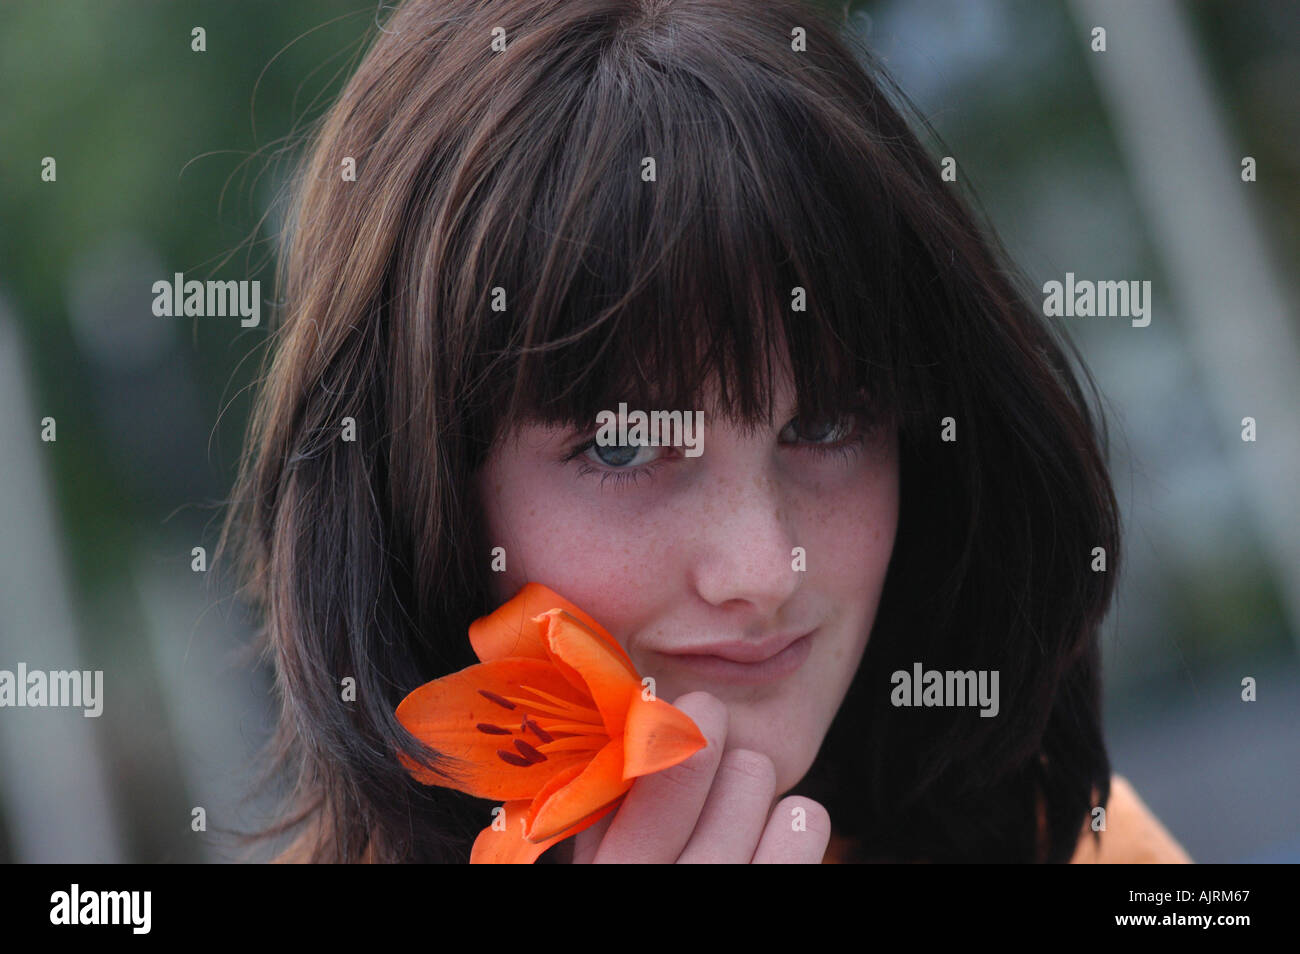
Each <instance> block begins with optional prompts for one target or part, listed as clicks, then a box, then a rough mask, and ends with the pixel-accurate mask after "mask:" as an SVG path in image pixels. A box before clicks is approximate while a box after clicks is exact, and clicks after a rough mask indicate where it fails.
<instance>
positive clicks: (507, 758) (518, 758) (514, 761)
mask: <svg viewBox="0 0 1300 954" xmlns="http://www.w3.org/2000/svg"><path fill="white" fill-rule="evenodd" d="M497 757H498V758H499V759H501V761H502V762H508V763H510V764H511V765H517V766H519V768H527V767H528V766H530V765H533V764H535V763H533V762H532V761H531V760H529V759H526V758H524V757H523V756H522V755H515V753H513V752H507V751H505V750H504V749H497Z"/></svg>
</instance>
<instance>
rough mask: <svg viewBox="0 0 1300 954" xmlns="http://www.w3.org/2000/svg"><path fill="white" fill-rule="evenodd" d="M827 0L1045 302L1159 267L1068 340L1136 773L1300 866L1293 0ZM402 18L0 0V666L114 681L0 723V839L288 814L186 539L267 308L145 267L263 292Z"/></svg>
mask: <svg viewBox="0 0 1300 954" xmlns="http://www.w3.org/2000/svg"><path fill="white" fill-rule="evenodd" d="M756 2H760V0H756ZM828 6H829V7H830V8H831V9H834V10H839V11H843V12H844V13H845V15H846V29H849V30H853V31H855V32H856V33H857V34H858V35H859V36H861V37H863V38H865V40H866V42H867V43H868V44H869V45H870V46H871V48H872V49H873V50H874V51H875V52H876V53H877V54H878V55H880V56H881V57H882V58H883V59H884V62H885V65H886V67H887V68H888V69H889V70H890V71H891V72H892V73H893V75H894V77H895V78H896V79H897V80H898V82H899V83H900V85H901V86H902V88H903V89H904V90H905V91H906V93H907V94H908V95H909V97H910V98H911V99H912V100H913V101H914V102H915V103H916V105H917V106H918V107H919V108H920V109H921V111H922V112H923V113H924V114H925V115H926V117H927V118H928V119H929V120H930V121H931V123H932V124H933V126H934V128H935V130H936V131H937V132H938V134H939V136H940V137H941V142H940V141H934V142H931V145H932V147H933V151H934V152H935V154H936V155H951V156H954V157H955V158H956V159H957V162H958V168H959V175H960V178H961V182H962V185H963V186H965V187H971V186H973V187H974V189H975V191H976V194H977V195H978V197H979V199H980V200H982V207H983V210H984V213H985V214H986V215H987V216H988V218H989V220H990V221H991V222H992V223H993V224H994V225H995V226H996V228H997V230H998V233H999V235H1000V236H1001V238H1002V239H1003V241H1004V242H1005V244H1006V246H1007V248H1008V250H1009V252H1010V254H1011V256H1012V258H1013V259H1014V260H1015V261H1016V263H1017V264H1018V265H1019V266H1020V267H1021V268H1022V269H1023V271H1024V272H1025V275H1026V277H1027V282H1028V287H1029V288H1030V290H1031V293H1035V294H1037V293H1039V292H1036V291H1035V289H1041V287H1042V284H1043V282H1045V281H1048V280H1051V279H1057V280H1060V279H1063V278H1064V275H1065V272H1067V271H1072V272H1074V273H1075V274H1076V275H1077V276H1079V277H1080V278H1094V279H1101V278H1111V279H1150V280H1151V281H1152V283H1153V286H1154V295H1155V304H1154V308H1153V320H1152V322H1151V325H1150V326H1149V327H1146V328H1132V327H1130V325H1129V323H1128V322H1127V321H1125V320H1119V319H1108V320H1103V319H1082V320H1077V321H1072V322H1069V323H1068V334H1070V335H1071V336H1072V337H1073V338H1074V340H1075V341H1076V342H1078V344H1079V345H1080V347H1081V349H1082V350H1083V353H1084V355H1085V358H1086V360H1087V362H1088V365H1089V368H1090V369H1091V370H1092V372H1093V374H1094V375H1095V377H1096V379H1097V382H1098V384H1099V386H1100V388H1101V390H1102V392H1103V394H1104V395H1105V396H1106V399H1107V402H1108V403H1107V406H1106V410H1107V413H1108V415H1109V420H1110V425H1111V431H1112V465H1113V468H1114V470H1113V472H1114V477H1115V483H1116V490H1117V493H1118V494H1119V497H1120V502H1121V506H1122V508H1123V510H1124V515H1125V524H1126V526H1125V529H1126V545H1127V553H1126V566H1125V568H1124V576H1123V582H1122V584H1121V588H1120V593H1119V598H1118V600H1117V602H1116V606H1115V608H1114V611H1113V612H1112V614H1111V617H1110V619H1109V620H1108V622H1107V624H1106V631H1105V632H1106V635H1105V652H1106V654H1107V720H1108V736H1109V738H1110V742H1111V746H1112V755H1113V758H1114V761H1115V767H1116V769H1117V771H1120V772H1122V773H1123V774H1125V775H1127V776H1128V777H1129V778H1130V779H1131V780H1132V781H1133V783H1134V784H1135V786H1136V788H1137V790H1138V791H1139V793H1141V794H1142V795H1143V796H1144V798H1146V800H1147V801H1148V803H1149V804H1150V805H1151V807H1152V808H1153V810H1154V811H1155V812H1156V813H1157V815H1158V816H1159V817H1161V818H1162V819H1163V820H1164V821H1165V823H1166V825H1167V826H1168V827H1169V828H1170V829H1171V830H1172V831H1173V833H1174V834H1175V835H1176V836H1177V837H1178V838H1179V839H1180V840H1182V842H1183V844H1184V845H1185V846H1186V847H1187V849H1188V850H1189V852H1190V853H1191V854H1192V856H1193V857H1194V858H1195V859H1196V860H1198V861H1264V860H1289V861H1296V860H1300V817H1298V815H1300V813H1298V812H1297V806H1300V769H1298V768H1297V767H1298V766H1300V732H1298V731H1297V727H1298V726H1300V681H1298V680H1297V678H1296V674H1297V669H1296V656H1297V645H1300V642H1298V641H1300V544H1298V543H1297V535H1298V533H1300V531H1298V530H1297V509H1296V505H1295V501H1294V500H1292V499H1291V497H1292V496H1293V493H1292V492H1291V491H1290V490H1289V488H1290V487H1291V485H1292V484H1294V482H1295V474H1296V473H1297V469H1298V468H1297V465H1298V464H1300V452H1298V451H1297V448H1298V447H1300V444H1298V443H1297V441H1298V440H1300V438H1298V436H1297V434H1298V432H1297V423H1296V411H1297V409H1300V401H1297V391H1296V388H1297V377H1298V376H1297V374H1296V367H1297V350H1296V337H1297V333H1298V330H1297V319H1296V314H1297V309H1296V307H1295V302H1296V287H1295V275H1296V268H1295V265H1296V262H1297V261H1298V260H1300V254H1298V253H1300V214H1297V213H1298V212H1300V95H1298V94H1300V5H1298V4H1295V3H1292V2H1288V0H1274V2H1265V0H1221V2H1200V3H1174V2H1151V3H1144V4H1122V3H1117V2H1101V0H1096V2H1084V0H1079V2H1070V3H1066V2H1056V0H1053V2H1037V0H1014V2H1012V0H919V2H918V0H907V2H902V0H893V2H885V0H882V2H866V3H855V4H852V5H850V6H849V7H847V8H845V6H844V5H843V4H829V5H828ZM389 13H390V10H389V8H387V7H384V6H381V5H375V4H366V5H358V4H357V3H345V2H337V0H312V2H306V0H278V2H275V3H264V2H260V3H259V2H251V0H248V2H244V0H221V2H217V0H211V2H195V0H180V2H175V3H151V2H89V0H85V2H81V0H78V2H28V0H7V2H5V3H4V4H2V5H0V223H3V226H4V227H3V228H0V252H2V253H3V254H0V399H2V400H3V401H4V404H3V411H2V412H0V421H2V423H0V487H2V488H3V494H0V497H2V498H3V499H2V500H0V539H2V540H3V543H0V669H11V670H12V669H14V668H15V667H16V665H17V663H18V662H19V661H25V662H26V663H27V664H28V665H29V666H30V667H32V668H43V669H56V668H69V669H71V668H76V669H103V670H105V671H106V672H105V683H106V689H105V691H106V705H105V711H104V714H103V716H102V717H100V718H98V719H85V718H83V717H82V715H81V713H80V712H78V711H76V710H64V711H58V710H46V711H43V712H36V711H34V710H26V711H20V710H14V709H0V859H4V860H9V861H56V860H94V861H197V860H210V861H221V860H229V859H232V858H233V857H234V848H233V845H232V843H231V842H230V840H229V838H228V837H226V836H224V835H223V834H222V831H223V830H225V829H230V828H239V827H244V826H247V825H251V824H257V823H260V822H262V821H265V820H266V818H267V817H268V816H267V811H268V805H269V803H268V801H267V800H266V797H265V796H263V797H260V798H255V799H252V800H248V801H244V800H242V799H241V796H242V795H243V793H244V792H245V790H246V783H247V781H248V777H249V771H250V769H251V766H252V759H253V755H254V753H255V752H256V749H257V747H258V746H259V745H260V744H261V743H262V741H263V740H264V739H265V737H266V735H267V733H268V731H269V726H270V720H271V718H272V715H273V702H272V697H271V694H270V686H271V679H270V674H269V672H267V671H266V669H265V668H264V667H258V666H255V665H251V664H249V663H248V662H247V661H245V660H243V659H241V658H240V657H239V655H238V649H239V647H240V646H242V645H243V644H244V643H245V642H246V641H247V639H248V635H249V620H248V618H247V617H246V615H245V612H244V610H243V608H242V607H241V606H240V605H239V604H238V603H237V601H235V600H234V599H233V598H232V596H231V594H230V592H229V588H228V586H227V584H228V582H229V580H228V578H226V577H215V576H214V575H210V574H207V573H200V572H195V571H194V570H192V568H191V560H192V556H191V552H192V548H193V547H196V546H202V547H204V548H206V553H207V557H208V559H209V561H210V560H211V557H212V554H213V551H214V549H215V546H216V542H217V534H218V531H219V528H220V519H221V502H222V500H223V498H224V497H225V495H226V494H227V493H228V492H229V490H230V486H231V482H232V480H233V477H234V471H235V466H236V463H237V458H238V454H239V452H240V448H241V444H242V440H243V437H244V428H245V426H246V424H247V418H248V412H249V406H250V402H249V397H250V395H249V393H248V387H249V385H250V383H251V382H252V380H253V375H254V371H255V368H256V365H257V360H258V357H259V356H260V349H261V348H262V346H263V345H264V342H265V339H266V316H267V313H268V312H269V308H268V307H265V306H264V308H263V320H262V323H261V325H260V326H259V327H255V328H244V327H241V326H240V323H239V321H238V320H236V319H217V320H205V319H167V318H158V317H155V316H154V315H153V314H152V312H151V302H152V298H153V295H152V291H151V286H152V284H153V282H155V281H158V280H160V279H165V280H169V279H170V278H171V276H172V274H173V273H174V272H178V271H180V272H184V273H185V276H186V278H187V279H188V278H197V279H200V280H204V279H209V278H220V279H259V280H260V281H261V282H262V289H263V298H264V299H265V301H266V302H268V303H269V301H270V300H271V299H272V297H273V295H274V290H273V282H272V279H273V265H274V253H275V240H276V236H277V234H278V229H279V224H280V219H279V214H280V211H281V208H282V207H281V206H280V205H279V204H278V202H277V197H279V196H281V195H282V193H283V189H284V187H285V185H286V182H285V176H286V175H287V174H288V170H289V168H290V160H291V159H292V158H293V156H294V152H293V150H294V147H295V145H296V140H295V134H297V133H300V132H301V130H302V128H303V126H304V124H305V123H306V122H308V121H310V120H311V119H313V118H315V117H316V116H317V115H319V114H320V112H321V111H322V110H324V109H325V108H327V107H328V105H329V103H330V102H331V100H332V97H333V95H334V94H335V93H336V92H337V91H338V89H339V87H340V85H341V83H342V81H343V79H344V78H345V77H346V76H347V75H348V73H349V71H350V70H351V68H352V67H354V66H355V63H356V62H357V60H358V58H359V57H360V56H361V55H362V53H363V52H364V49H365V47H366V45H367V44H368V42H369V40H370V38H371V37H372V36H373V35H374V33H375V32H376V31H377V30H378V29H379V26H378V24H380V23H382V22H383V21H384V20H385V19H386V18H387V16H388V15H389ZM1097 25H1102V26H1104V27H1105V29H1106V31H1107V49H1106V51H1105V52H1097V51H1093V50H1092V49H1091V48H1090V43H1091V42H1092V39H1091V30H1092V28H1093V27H1094V26H1097ZM195 26H202V27H203V28H204V29H205V30H206V45H207V49H206V52H202V53H198V52H193V51H192V50H191V29H192V28H193V27H195ZM927 142H930V141H929V140H927ZM46 156H52V157H54V158H55V159H56V161H57V181H55V182H43V181H42V179H41V162H42V159H43V158H44V157H46ZM1243 156H1251V157H1254V159H1255V160H1256V163H1257V169H1258V173H1257V176H1258V178H1257V181H1255V182H1253V183H1243V182H1242V181H1241V179H1240V175H1239V171H1240V169H1239V164H1240V159H1241V157H1243ZM1247 415H1250V416H1253V417H1255V418H1256V419H1257V421H1258V428H1259V439H1258V441H1256V442H1255V443H1247V442H1243V441H1241V439H1240V436H1239V433H1238V432H1239V430H1240V424H1239V422H1240V419H1241V418H1242V417H1244V416H1247ZM47 416H48V417H53V418H54V419H55V420H56V422H57V438H58V439H57V441H55V442H45V441H42V440H41V439H40V433H41V420H42V419H43V418H45V417H47ZM1247 676H1250V677H1254V678H1255V679H1257V680H1258V684H1259V689H1258V701H1257V702H1255V703H1245V702H1242V700H1241V680H1242V679H1243V678H1244V677H1247ZM195 807H202V808H203V809H204V813H205V816H206V827H207V831H206V832H204V833H198V832H195V831H194V830H193V826H192V819H193V817H194V815H193V810H194V808H195Z"/></svg>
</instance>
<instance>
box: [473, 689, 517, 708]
mask: <svg viewBox="0 0 1300 954" xmlns="http://www.w3.org/2000/svg"><path fill="white" fill-rule="evenodd" d="M478 694H479V695H480V696H482V697H483V698H484V699H488V700H490V701H492V702H495V703H496V704H497V705H499V706H501V707H503V708H506V709H513V708H514V707H515V704H514V703H513V702H511V701H510V700H509V699H506V698H505V697H504V696H498V695H497V694H496V693H495V692H489V691H488V690H487V689H480V690H479V691H478Z"/></svg>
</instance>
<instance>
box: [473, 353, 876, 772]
mask: <svg viewBox="0 0 1300 954" xmlns="http://www.w3.org/2000/svg"><path fill="white" fill-rule="evenodd" d="M793 397H794V393H793V390H792V388H791V387H790V383H789V377H788V375H787V376H786V377H785V378H784V379H783V380H782V381H781V382H780V390H779V391H778V393H777V395H776V399H777V403H776V407H777V409H778V411H779V412H781V413H780V416H779V417H778V418H777V419H776V421H774V422H772V423H771V424H770V425H768V426H764V427H763V428H762V429H760V430H759V431H758V432H757V433H751V434H746V433H742V432H741V431H740V430H738V429H736V428H734V427H733V426H732V425H731V424H730V422H728V421H725V420H722V419H719V418H717V417H714V416H712V415H710V414H709V413H708V411H707V410H706V411H705V414H704V439H703V445H702V446H703V453H702V454H700V455H698V456H686V455H685V453H684V448H682V447H649V446H645V447H640V448H638V449H635V450H633V449H631V448H619V447H595V446H592V447H590V448H589V449H587V450H586V451H580V452H579V453H578V454H577V455H576V456H574V457H572V459H569V460H566V459H565V458H566V457H569V456H570V455H571V454H572V453H573V452H574V451H575V450H579V449H580V448H582V447H583V445H584V444H587V443H589V442H590V441H591V439H592V437H593V436H594V434H595V432H596V422H594V421H593V422H592V427H591V430H590V431H588V432H586V433H578V432H575V431H571V430H568V429H565V428H553V427H546V426H543V425H529V426H527V427H525V428H522V429H520V430H518V431H516V432H515V433H514V434H513V435H511V436H510V437H508V438H507V439H506V440H504V441H501V442H498V444H497V445H496V446H495V447H494V448H493V450H492V453H491V454H490V456H489V458H488V460H487V462H486V464H485V466H484V469H483V471H482V473H481V478H480V485H479V490H480V492H481V494H482V500H483V504H484V508H485V512H486V520H487V529H488V533H489V546H490V547H497V546H500V547H504V548H505V555H506V564H505V565H506V570H505V571H504V572H498V573H495V574H494V577H495V585H496V597H497V599H498V601H499V602H504V601H505V600H507V599H509V598H510V597H512V596H513V595H514V594H515V593H516V592H518V590H519V588H520V587H521V586H523V584H524V583H527V582H530V581H531V582H537V583H541V584H544V585H546V586H548V587H550V588H551V589H553V590H555V591H556V592H558V593H559V594H561V595H562V596H564V597H566V598H567V599H569V600H571V601H572V602H574V603H576V604H577V605H578V606H580V607H581V608H582V609H584V610H586V611H587V612H588V613H590V614H591V615H592V616H593V617H595V618H596V619H597V620H598V621H599V622H600V623H601V624H602V625H604V626H605V628H606V629H608V630H609V632H610V633H612V634H613V635H614V637H615V638H616V639H618V641H619V642H620V643H621V644H622V645H623V647H624V648H625V649H626V650H627V652H628V655H630V656H631V657H632V661H633V662H634V663H635V664H636V666H637V669H638V670H639V672H640V673H641V674H642V676H651V677H653V678H654V680H655V692H656V694H657V695H658V696H659V697H660V698H663V699H665V700H667V701H669V702H671V701H673V700H674V699H676V698H677V697H678V696H680V695H682V694H683V693H687V692H691V691H695V690H704V691H706V692H708V693H710V694H712V695H714V696H716V697H717V698H718V699H720V700H722V701H723V702H724V703H726V705H727V708H728V710H729V713H730V721H729V725H728V731H727V747H728V748H745V749H753V750H757V751H760V752H764V753H766V754H767V755H768V757H769V758H771V759H772V761H773V763H774V764H775V766H776V772H777V785H778V792H782V793H783V792H786V791H788V790H789V789H791V788H793V787H794V786H795V785H796V784H798V782H799V780H800V779H801V778H803V776H804V774H805V773H806V772H807V771H808V769H809V768H810V767H811V765H812V762H813V759H814V758H815V757H816V755H817V751H818V749H819V748H820V746H821V742H822V739H823V738H824V737H825V734H826V731H827V730H828V729H829V727H830V724H831V720H832V719H833V718H834V716H835V713H836V711H837V710H838V708H839V705H840V703H841V702H842V701H843V699H844V695H845V693H846V692H847V691H848V687H849V684H850V682H851V681H852V680H853V676H854V674H855V672H856V671H857V667H858V663H859V661H860V660H861V658H862V653H863V650H864V649H865V647H866V643H867V637H868V635H869V634H870V631H871V626H872V622H873V620H874V619H875V614H876V606H877V604H878V602H879V599H880V594H881V588H882V585H883V583H884V579H885V571H886V568H887V567H888V564H889V557H890V553H891V551H892V549H893V544H894V530H895V527H896V526H897V522H898V445H897V435H896V433H895V432H893V431H892V430H887V431H883V432H879V431H873V430H872V429H871V428H870V426H869V425H870V422H869V421H864V420H862V419H860V418H859V417H856V416H854V415H852V414H848V415H846V416H845V417H844V418H842V419H841V420H840V421H821V422H818V421H806V420H805V421H792V418H793V417H794V414H795V410H794V408H793V406H792V405H793ZM610 410H611V411H617V409H616V408H611V409H610ZM628 410H629V411H630V410H635V408H629V409H628ZM641 410H645V411H651V410H656V409H653V408H643V409H641ZM664 410H674V409H664ZM676 410H683V411H687V410H694V409H685V408H681V409H676ZM796 548H802V556H801V554H800V551H799V550H797V549H796Z"/></svg>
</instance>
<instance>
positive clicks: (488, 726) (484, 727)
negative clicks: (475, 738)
mask: <svg viewBox="0 0 1300 954" xmlns="http://www.w3.org/2000/svg"><path fill="white" fill-rule="evenodd" d="M474 728H476V729H478V730H479V731H480V732H486V733H487V734H488V735H509V734H510V730H509V729H503V728H501V726H499V725H492V723H490V722H480V723H479V724H478V725H476V726H475V727H474Z"/></svg>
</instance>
